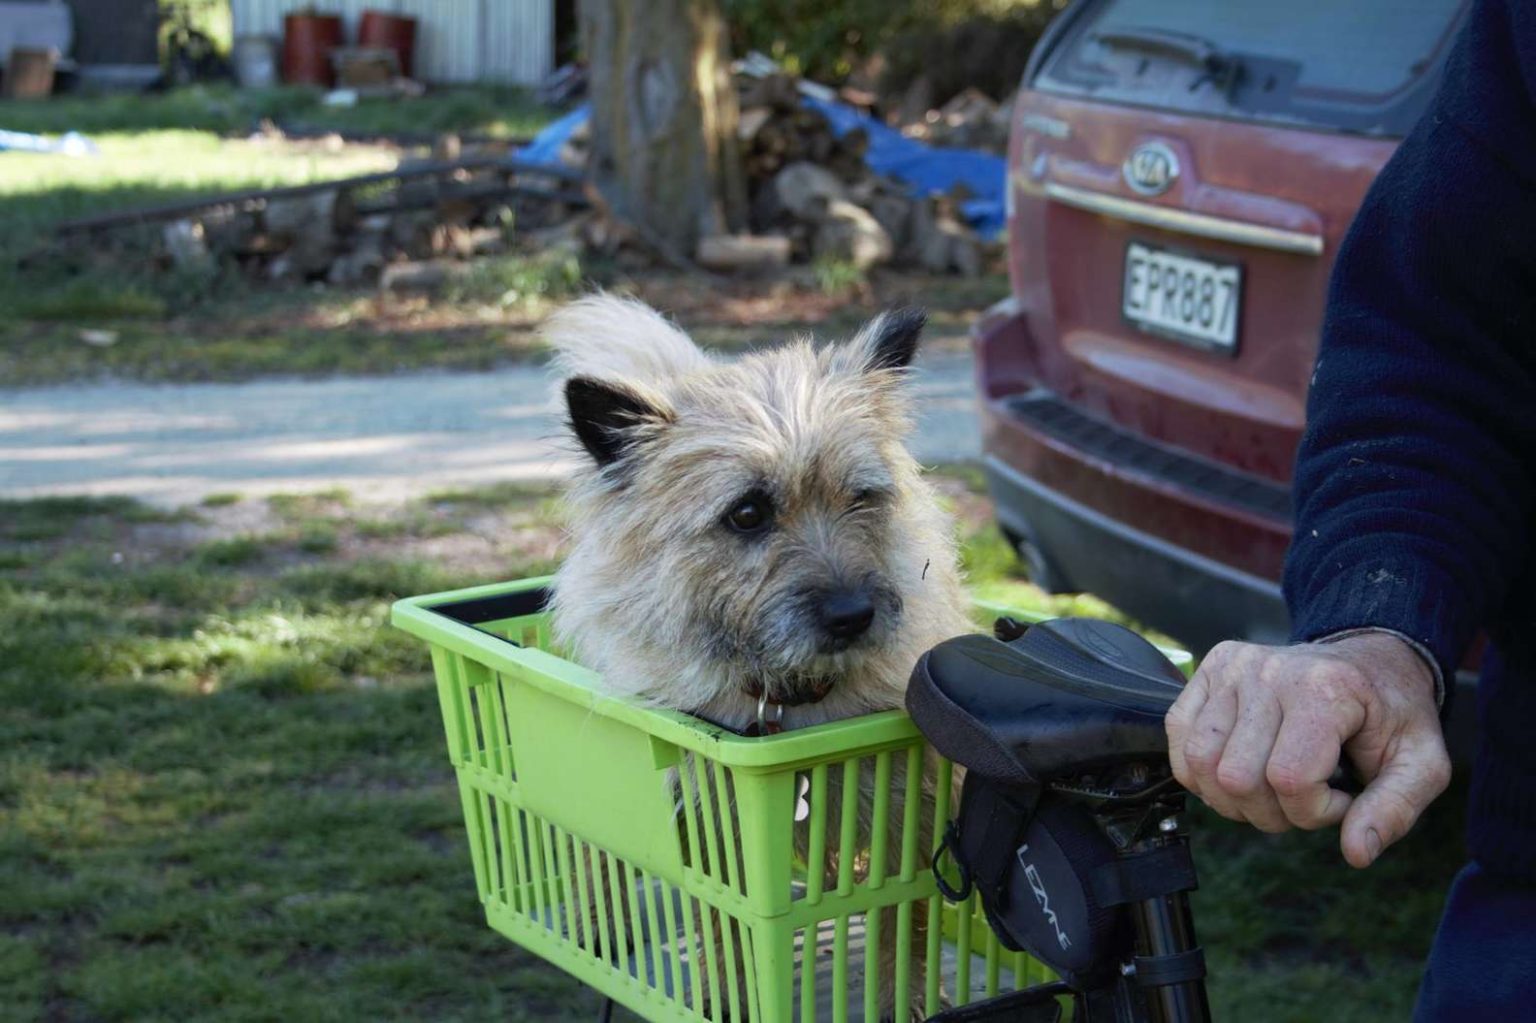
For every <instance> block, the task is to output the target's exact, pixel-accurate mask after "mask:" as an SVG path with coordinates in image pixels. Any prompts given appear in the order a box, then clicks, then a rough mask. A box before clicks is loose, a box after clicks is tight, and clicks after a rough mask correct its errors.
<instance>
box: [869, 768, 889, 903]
mask: <svg viewBox="0 0 1536 1023" xmlns="http://www.w3.org/2000/svg"><path fill="white" fill-rule="evenodd" d="M874 804H875V806H874V813H873V814H872V815H871V816H870V822H869V887H870V888H873V889H879V888H883V887H884V886H885V866H886V859H885V858H886V856H887V855H888V853H889V851H890V850H889V844H890V838H891V754H890V752H889V751H887V752H884V753H881V754H879V755H877V756H876V757H875V792H874Z"/></svg>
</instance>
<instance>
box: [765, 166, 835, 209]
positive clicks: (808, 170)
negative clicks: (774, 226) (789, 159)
mask: <svg viewBox="0 0 1536 1023" xmlns="http://www.w3.org/2000/svg"><path fill="white" fill-rule="evenodd" d="M773 190H774V197H775V199H776V200H777V204H778V206H779V208H780V209H782V210H784V211H785V212H787V213H789V214H790V215H791V216H793V217H794V218H796V219H797V220H818V219H820V217H821V215H822V213H823V211H824V210H825V209H826V207H827V206H828V204H830V203H831V202H833V201H834V200H839V199H846V198H847V191H846V189H844V188H843V183H842V182H841V181H839V180H838V179H837V175H835V174H833V173H832V172H831V171H829V170H827V169H826V168H825V167H818V166H816V165H815V164H813V163H804V162H801V163H792V164H790V165H789V166H788V167H785V168H784V169H783V170H781V171H779V173H778V175H777V176H776V177H774V179H773Z"/></svg>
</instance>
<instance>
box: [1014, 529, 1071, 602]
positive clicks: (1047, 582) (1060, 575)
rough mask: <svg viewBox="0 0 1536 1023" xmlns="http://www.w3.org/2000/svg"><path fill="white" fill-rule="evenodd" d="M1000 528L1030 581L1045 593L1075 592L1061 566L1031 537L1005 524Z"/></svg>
mask: <svg viewBox="0 0 1536 1023" xmlns="http://www.w3.org/2000/svg"><path fill="white" fill-rule="evenodd" d="M1001 529H1002V531H1003V537H1004V538H1005V539H1007V541H1008V543H1009V545H1010V546H1012V547H1013V553H1014V554H1015V555H1016V556H1017V557H1018V559H1019V564H1021V565H1022V566H1023V567H1024V574H1025V576H1027V577H1028V578H1029V581H1030V582H1032V583H1034V584H1035V585H1036V586H1038V587H1040V588H1041V589H1042V590H1044V591H1045V592H1047V593H1075V592H1077V588H1076V587H1074V586H1073V585H1072V583H1071V582H1070V581H1068V579H1067V576H1066V573H1064V572H1062V570H1061V567H1060V566H1059V565H1057V564H1056V562H1055V561H1054V560H1052V558H1051V556H1050V555H1049V554H1047V553H1046V551H1045V548H1043V547H1041V546H1040V544H1039V543H1037V542H1036V541H1035V539H1034V538H1033V537H1031V536H1026V535H1024V534H1022V533H1019V532H1017V531H1015V530H1012V529H1009V528H1008V527H1007V526H1002V527H1001Z"/></svg>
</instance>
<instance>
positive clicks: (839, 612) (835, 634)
mask: <svg viewBox="0 0 1536 1023" xmlns="http://www.w3.org/2000/svg"><path fill="white" fill-rule="evenodd" d="M874 620H875V605H874V603H873V602H871V601H870V599H869V596H868V595H867V594H863V593H833V594H831V595H829V596H828V597H827V598H826V599H825V600H823V601H822V602H821V627H822V628H823V629H825V630H826V632H827V635H829V636H831V637H832V638H833V639H842V640H849V639H857V638H858V637H859V636H862V635H864V633H865V632H867V631H869V626H870V623H872V622H873V621H874Z"/></svg>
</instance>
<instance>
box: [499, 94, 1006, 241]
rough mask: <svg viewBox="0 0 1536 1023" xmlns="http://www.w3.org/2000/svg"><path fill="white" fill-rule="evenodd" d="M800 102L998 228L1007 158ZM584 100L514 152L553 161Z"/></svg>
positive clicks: (579, 119) (879, 169)
mask: <svg viewBox="0 0 1536 1023" xmlns="http://www.w3.org/2000/svg"><path fill="white" fill-rule="evenodd" d="M800 101H801V103H803V104H804V105H805V106H807V107H809V108H810V109H812V110H815V111H817V112H818V113H820V114H822V115H823V116H825V117H826V119H827V121H828V123H830V124H831V126H832V133H833V134H834V135H837V136H842V135H845V134H847V133H848V132H850V131H852V130H854V129H855V128H862V129H864V132H865V133H866V134H867V135H868V136H869V152H868V154H867V155H866V156H865V162H866V163H867V164H868V165H869V169H870V170H872V171H874V172H875V173H876V174H881V175H884V176H886V177H890V178H895V179H896V180H897V181H901V182H903V183H905V184H906V185H907V186H908V187H909V188H910V189H911V190H912V194H913V195H933V194H936V193H939V194H942V193H946V192H948V191H949V190H950V189H951V188H953V187H954V186H955V185H964V186H965V187H966V188H967V189H968V190H969V191H970V193H971V196H972V198H970V199H968V200H966V201H965V202H964V203H962V204H961V211H962V212H963V213H964V214H965V217H966V219H967V220H969V221H970V222H971V226H973V227H975V228H976V230H977V231H979V232H981V233H982V234H983V235H986V236H988V237H991V236H993V235H996V234H997V233H998V232H1000V231H1001V230H1002V229H1003V217H1004V214H1003V191H1004V188H1005V187H1006V182H1007V179H1008V171H1007V161H1005V160H1004V159H1003V158H1002V157H1001V156H994V155H992V154H991V153H984V152H981V151H980V150H976V149H945V148H939V147H936V146H929V145H925V144H923V143H922V142H919V141H918V140H917V139H911V138H907V137H906V136H905V135H903V134H902V133H901V132H899V131H897V130H896V129H894V128H891V127H888V126H886V125H885V124H882V123H881V122H880V121H877V120H875V119H874V118H873V117H870V116H868V115H866V114H861V113H859V112H858V111H857V110H855V109H853V108H852V107H850V106H847V105H845V104H842V103H838V102H836V101H833V100H823V99H816V98H814V97H811V96H802V97H801V98H800ZM590 113H591V111H590V109H589V108H588V106H587V104H585V103H583V104H582V105H581V106H579V107H577V108H576V109H574V110H572V111H571V112H570V113H568V114H566V115H565V116H564V117H562V118H560V119H559V120H558V121H556V122H554V123H553V124H551V125H550V126H549V127H547V128H545V129H544V130H543V131H541V132H539V134H538V135H537V136H535V137H534V140H533V141H532V142H530V143H529V144H528V145H526V146H524V147H523V149H522V150H521V151H520V152H519V153H518V156H519V157H520V158H522V159H524V160H527V161H529V162H531V163H558V162H559V160H560V147H561V146H563V145H564V144H565V141H566V139H568V138H570V136H571V132H573V131H575V130H576V129H577V128H578V127H579V126H581V125H582V124H585V123H586V121H587V118H588V117H589V116H590Z"/></svg>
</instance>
